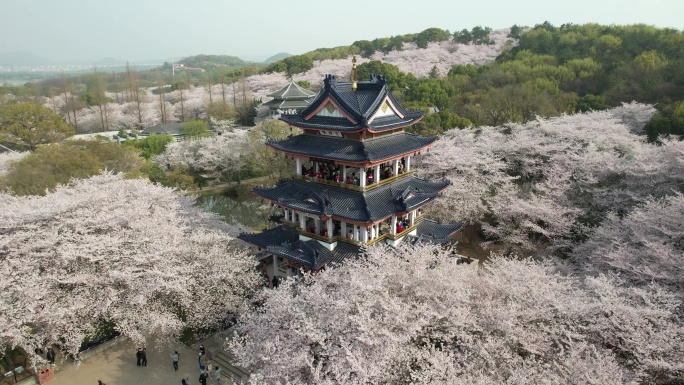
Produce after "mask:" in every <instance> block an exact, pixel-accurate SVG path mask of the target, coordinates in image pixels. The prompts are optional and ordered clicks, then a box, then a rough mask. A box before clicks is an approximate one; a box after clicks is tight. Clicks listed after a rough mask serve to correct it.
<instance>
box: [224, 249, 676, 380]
mask: <svg viewBox="0 0 684 385" xmlns="http://www.w3.org/2000/svg"><path fill="white" fill-rule="evenodd" d="M676 305H677V302H676V301H675V300H674V299H673V297H672V296H671V295H669V294H667V293H665V292H664V291H662V290H660V289H657V288H655V287H651V288H646V289H636V288H626V287H623V286H621V285H620V284H619V281H616V280H615V279H611V278H607V277H604V276H598V277H589V278H584V279H582V278H579V277H573V276H567V275H563V274H560V273H558V271H557V269H556V267H555V266H554V265H553V264H551V263H549V262H545V263H540V262H533V261H530V260H515V259H504V258H500V257H494V258H492V260H491V261H490V263H489V264H487V266H486V268H485V269H483V270H480V271H477V269H476V268H474V267H473V265H466V264H458V262H457V258H454V257H453V256H452V255H451V254H450V252H449V251H444V250H440V249H436V248H433V247H431V246H419V247H415V248H414V247H403V248H401V249H389V248H383V247H373V248H371V249H369V250H368V251H367V254H366V255H365V257H364V258H361V259H360V260H358V261H355V262H347V263H345V265H343V266H341V267H338V268H335V269H329V270H327V271H324V272H321V273H319V274H317V275H315V276H313V277H311V276H309V277H306V278H305V279H304V281H303V282H301V283H294V282H292V281H290V282H287V283H286V284H284V285H281V287H280V288H278V289H277V290H273V291H266V292H265V293H264V298H263V302H262V303H261V304H260V306H259V307H257V308H255V309H253V310H252V311H251V312H249V313H247V314H246V315H245V316H244V317H243V318H242V320H241V323H240V324H239V326H238V329H237V331H238V336H241V337H239V338H236V339H235V340H233V341H232V342H230V343H229V345H230V347H231V348H232V349H233V352H234V353H235V354H236V355H237V357H238V359H239V362H240V363H241V364H242V365H245V366H246V367H247V368H249V369H250V370H252V375H251V377H250V380H251V382H252V383H254V384H257V383H258V384H306V383H316V384H369V383H372V384H492V383H511V384H539V383H545V384H625V383H652V382H653V381H654V380H655V379H656V378H659V379H667V378H672V377H674V376H676V375H677V373H678V371H681V370H682V369H684V366H683V365H682V358H684V357H683V355H684V351H683V348H682V346H681V344H676V343H674V344H673V343H672V341H677V340H679V339H680V338H681V337H682V332H683V330H682V328H681V326H680V324H679V319H678V318H677V316H676V315H675V314H674V308H675V306H676Z"/></svg>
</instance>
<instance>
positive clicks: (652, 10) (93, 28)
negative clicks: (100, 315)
mask: <svg viewBox="0 0 684 385" xmlns="http://www.w3.org/2000/svg"><path fill="white" fill-rule="evenodd" d="M682 15H684V1H682V0H566V1H553V0H486V1H483V0H469V1H468V0H466V1H458V0H441V1H437V0H419V1H416V0H413V1H405V0H394V1H385V0H344V1H338V2H336V1H313V0H290V1H283V0H279V1H276V0H262V1H235V0H231V1H228V0H116V1H114V0H0V36H2V39H0V53H2V52H12V51H27V52H32V53H34V54H37V55H39V56H43V57H45V58H48V59H50V60H54V61H64V60H70V59H74V60H98V59H101V58H104V57H114V58H117V59H120V60H131V61H137V60H143V59H167V58H179V57H183V56H188V55H193V54H200V53H205V54H227V55H235V56H240V57H243V58H248V59H264V58H266V57H268V56H271V55H274V54H276V53H279V52H288V53H290V54H300V53H304V52H307V51H311V50H313V49H316V48H321V47H335V46H340V45H349V44H351V43H353V42H354V41H355V40H362V39H368V40H372V39H374V38H378V37H389V36H392V35H398V34H406V33H413V32H420V31H422V30H424V29H426V28H429V27H439V28H442V29H448V30H450V31H455V30H461V29H464V28H468V29H470V28H472V27H474V26H477V25H481V26H488V27H491V28H493V29H497V28H504V27H509V26H511V25H513V24H519V25H530V26H531V25H534V24H539V23H542V22H544V21H546V20H548V21H550V22H551V23H553V24H555V25H560V24H563V23H575V24H581V23H588V22H595V23H600V24H634V23H644V24H649V25H656V26H659V27H671V28H676V29H679V30H682V29H684V17H682Z"/></svg>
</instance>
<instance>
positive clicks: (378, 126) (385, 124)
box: [280, 110, 423, 132]
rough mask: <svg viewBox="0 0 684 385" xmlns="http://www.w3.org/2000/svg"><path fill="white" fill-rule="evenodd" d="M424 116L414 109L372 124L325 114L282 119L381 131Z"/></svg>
mask: <svg viewBox="0 0 684 385" xmlns="http://www.w3.org/2000/svg"><path fill="white" fill-rule="evenodd" d="M305 111H306V110H305ZM302 114H303V113H302ZM422 118H423V113H422V112H420V111H417V112H416V111H412V112H408V113H407V114H406V115H404V118H403V119H402V118H400V117H398V116H389V117H382V118H378V119H375V120H373V123H370V124H369V123H368V122H367V121H360V123H358V124H353V123H352V122H350V121H349V120H347V119H345V118H331V117H324V116H313V117H312V118H311V119H309V120H304V118H303V116H302V115H288V114H283V115H282V116H281V117H280V120H282V121H284V122H285V123H288V124H291V125H293V126H297V127H301V128H312V129H321V130H332V131H345V132H354V131H360V130H362V129H363V128H364V127H369V128H370V129H371V130H372V131H378V132H381V131H387V130H391V129H395V128H400V127H407V126H410V125H412V124H414V123H417V122H418V121H419V120H420V119H422Z"/></svg>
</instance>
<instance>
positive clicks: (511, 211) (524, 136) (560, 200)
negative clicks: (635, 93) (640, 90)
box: [420, 103, 684, 250]
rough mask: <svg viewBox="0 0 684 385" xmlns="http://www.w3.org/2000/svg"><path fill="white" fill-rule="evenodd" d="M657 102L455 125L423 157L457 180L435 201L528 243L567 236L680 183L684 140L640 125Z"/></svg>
mask: <svg viewBox="0 0 684 385" xmlns="http://www.w3.org/2000/svg"><path fill="white" fill-rule="evenodd" d="M654 112H655V110H654V109H653V107H652V106H647V105H643V104H637V103H631V104H625V105H624V106H622V107H620V108H617V109H614V110H610V111H600V112H590V113H583V114H576V115H570V116H561V117H558V118H552V119H541V118H539V119H537V120H535V121H532V122H528V123H526V124H507V125H504V126H502V127H479V128H478V129H465V130H458V129H455V130H451V131H448V132H446V133H445V134H444V137H443V138H441V139H440V141H438V142H437V143H436V144H435V145H434V146H433V147H432V148H431V149H430V150H429V152H427V154H425V155H424V156H423V157H422V159H421V162H420V170H421V173H422V174H423V175H424V176H426V177H428V178H433V179H441V178H448V179H450V180H451V181H452V182H453V186H451V187H450V188H449V189H447V190H446V191H445V193H444V196H445V198H446V199H443V200H442V201H441V202H440V201H438V202H436V204H435V205H434V206H433V208H434V210H433V211H435V213H436V214H437V215H439V216H440V217H441V218H442V219H445V220H466V221H470V222H475V223H480V224H481V225H482V227H483V229H484V230H485V232H486V233H487V234H489V235H490V236H492V237H494V238H495V239H498V240H500V241H503V242H505V243H507V244H509V245H512V246H515V247H517V248H520V249H525V250H539V249H540V248H544V247H549V248H550V249H552V250H558V249H565V248H567V247H570V246H571V243H572V241H573V239H576V238H577V237H578V235H579V234H581V233H582V232H583V231H585V226H596V225H598V224H600V223H601V221H602V219H603V218H604V217H605V215H606V213H608V212H611V211H614V212H618V213H620V214H624V213H626V212H629V211H630V210H632V208H633V207H636V206H638V205H639V204H643V203H644V202H646V201H647V200H648V199H650V198H649V197H650V196H654V197H664V196H668V195H672V194H673V192H674V191H681V189H682V188H684V168H683V167H681V166H682V164H683V163H684V143H682V142H679V141H671V140H663V142H662V145H654V144H650V143H647V141H646V138H645V137H643V136H641V135H637V134H635V133H634V132H638V125H643V124H645V122H646V121H648V119H649V117H650V116H652V115H653V113H654Z"/></svg>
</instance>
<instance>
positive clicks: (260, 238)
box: [238, 225, 361, 270]
mask: <svg viewBox="0 0 684 385" xmlns="http://www.w3.org/2000/svg"><path fill="white" fill-rule="evenodd" d="M238 238H240V239H241V240H243V241H245V242H247V243H251V244H253V245H256V246H259V247H261V248H262V249H264V250H266V252H268V253H271V254H275V255H277V256H280V257H283V258H287V259H290V260H292V261H295V262H297V263H300V264H302V265H304V266H306V267H308V268H310V269H312V270H319V269H320V268H322V267H323V266H325V265H327V264H331V263H333V264H334V263H340V262H342V261H343V260H345V259H347V258H353V257H356V256H357V255H358V254H359V251H360V249H361V248H360V247H359V246H357V245H353V244H350V243H346V242H337V246H336V247H335V249H334V250H333V251H330V250H328V249H327V248H326V247H324V246H323V245H321V244H320V243H319V242H318V241H316V240H309V241H300V240H299V233H297V231H296V230H295V229H294V228H292V227H290V226H282V225H281V226H278V227H275V228H272V229H268V230H264V231H262V232H260V233H256V234H252V233H242V234H240V235H239V236H238Z"/></svg>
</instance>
